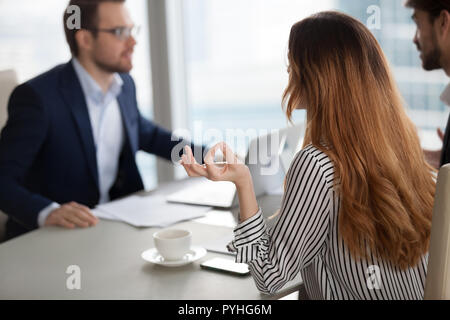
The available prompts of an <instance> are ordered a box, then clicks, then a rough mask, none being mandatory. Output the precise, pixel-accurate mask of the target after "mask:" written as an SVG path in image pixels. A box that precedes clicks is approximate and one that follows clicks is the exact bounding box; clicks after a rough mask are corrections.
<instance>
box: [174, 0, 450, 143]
mask: <svg viewBox="0 0 450 320" xmlns="http://www.w3.org/2000/svg"><path fill="white" fill-rule="evenodd" d="M371 5H377V6H379V8H380V9H381V29H380V30H373V33H374V35H375V36H376V37H377V39H378V40H379V42H380V44H381V46H382V48H383V50H384V51H385V53H386V55H387V57H388V59H389V61H390V63H391V65H392V67H393V70H394V74H395V77H396V80H397V82H398V86H399V88H400V90H401V93H402V94H403V97H404V99H405V101H406V104H407V108H408V110H409V111H408V112H409V115H410V117H411V118H412V120H413V121H414V122H415V123H416V125H417V126H418V128H419V129H420V131H421V136H422V138H423V139H422V140H423V145H424V146H426V147H437V148H438V147H439V146H440V141H439V138H438V137H437V135H436V133H435V130H436V128H437V127H445V124H446V119H447V112H448V111H447V108H446V107H445V106H444V105H443V103H442V102H441V101H440V100H439V96H440V92H441V91H442V90H443V89H444V87H445V84H446V83H447V81H448V80H447V79H446V77H445V75H444V74H443V72H440V71H437V72H431V73H430V72H425V71H423V70H422V68H421V62H420V60H419V54H418V53H417V50H416V48H415V45H414V44H413V42H412V39H413V37H414V32H415V25H414V23H413V21H412V20H411V18H410V17H411V12H410V10H408V9H407V8H404V7H403V5H402V1H392V0H329V1H300V0H297V1H293V0H226V1H225V0H185V1H183V12H184V23H185V29H186V31H185V51H186V52H185V55H186V68H187V89H188V98H189V101H188V102H189V122H190V125H191V130H193V131H194V132H196V131H200V130H206V129H208V128H215V129H219V130H222V131H224V130H226V129H233V128H241V129H247V128H255V129H258V130H259V129H274V128H280V127H284V126H286V120H285V116H284V114H283V112H282V110H281V96H282V93H283V90H284V88H285V86H286V84H287V80H288V78H287V73H286V65H287V57H286V55H287V45H288V37H289V32H290V28H291V26H292V25H293V24H294V23H295V22H297V21H299V20H301V19H302V18H304V17H306V16H308V15H310V14H312V13H314V12H318V11H322V10H333V9H334V10H339V11H342V12H345V13H348V14H350V15H352V16H354V17H356V18H358V19H360V20H361V21H362V22H363V23H364V24H366V23H367V20H368V18H369V16H370V14H368V12H367V9H368V7H369V6H371ZM296 112H297V114H296V115H294V116H295V121H302V120H303V119H304V113H303V112H299V111H296ZM212 142H217V141H211V143H212Z"/></svg>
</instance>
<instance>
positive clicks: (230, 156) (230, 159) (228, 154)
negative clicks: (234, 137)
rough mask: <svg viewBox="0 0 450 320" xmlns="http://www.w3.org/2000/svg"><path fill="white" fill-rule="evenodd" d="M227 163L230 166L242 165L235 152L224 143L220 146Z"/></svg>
mask: <svg viewBox="0 0 450 320" xmlns="http://www.w3.org/2000/svg"><path fill="white" fill-rule="evenodd" d="M220 149H221V150H222V153H223V156H224V157H225V161H226V162H227V163H228V164H240V161H239V159H238V157H237V156H236V155H235V154H234V152H233V150H232V149H231V148H230V147H229V146H228V145H227V144H226V143H225V142H222V143H221V145H220Z"/></svg>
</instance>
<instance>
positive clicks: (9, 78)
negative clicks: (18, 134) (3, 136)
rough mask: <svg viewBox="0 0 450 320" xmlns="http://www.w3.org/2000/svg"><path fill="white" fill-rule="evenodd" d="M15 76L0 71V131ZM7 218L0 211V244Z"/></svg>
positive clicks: (16, 82)
mask: <svg viewBox="0 0 450 320" xmlns="http://www.w3.org/2000/svg"><path fill="white" fill-rule="evenodd" d="M17 84H18V81H17V76H16V73H15V71H14V70H5V71H0V130H1V129H2V128H3V126H4V125H5V123H6V119H7V117H8V112H7V106H8V100H9V96H10V94H11V92H12V91H13V89H14V88H15V87H16V86H17ZM7 219H8V216H7V215H6V214H4V213H3V212H1V211H0V243H1V242H2V241H3V240H4V237H5V224H6V220H7Z"/></svg>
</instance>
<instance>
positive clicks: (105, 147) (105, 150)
mask: <svg viewBox="0 0 450 320" xmlns="http://www.w3.org/2000/svg"><path fill="white" fill-rule="evenodd" d="M72 63H73V67H74V69H75V73H76V74H77V76H78V79H79V80H80V84H81V88H82V90H83V93H84V97H85V99H86V104H87V108H88V113H89V120H90V122H91V127H92V134H93V137H94V143H95V147H96V159H97V168H98V180H99V188H100V190H99V192H100V200H99V203H105V202H108V201H109V190H110V188H111V187H112V185H113V184H114V181H115V179H116V177H117V171H118V167H119V157H120V152H121V151H122V147H123V143H124V129H123V124H122V115H121V113H120V107H119V103H118V102H117V96H118V95H119V94H120V92H121V90H122V85H123V81H122V79H121V78H120V76H119V75H118V74H117V73H115V74H114V78H113V81H112V83H111V85H110V87H109V89H108V91H107V92H106V93H104V92H103V91H102V89H101V88H100V86H99V85H98V83H97V82H96V81H95V80H94V79H93V78H92V77H91V75H90V74H89V73H88V72H87V71H86V70H85V69H84V68H83V66H82V65H81V64H80V62H79V61H78V60H77V59H76V58H74V59H73V60H72ZM58 207H59V204H57V203H52V204H51V205H49V206H48V207H46V208H44V209H43V210H42V211H41V212H40V213H39V215H38V225H39V227H42V226H44V224H45V220H46V219H47V216H48V215H49V214H50V212H52V211H53V210H54V209H56V208H58Z"/></svg>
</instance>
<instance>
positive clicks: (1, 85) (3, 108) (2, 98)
mask: <svg viewBox="0 0 450 320" xmlns="http://www.w3.org/2000/svg"><path fill="white" fill-rule="evenodd" d="M17 84H18V83H17V75H16V73H15V71H14V70H4V71H0V130H1V129H2V128H3V126H4V125H5V123H6V119H7V116H8V113H7V106H8V100H9V96H10V94H11V92H12V91H13V89H14V88H15V87H16V86H17Z"/></svg>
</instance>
